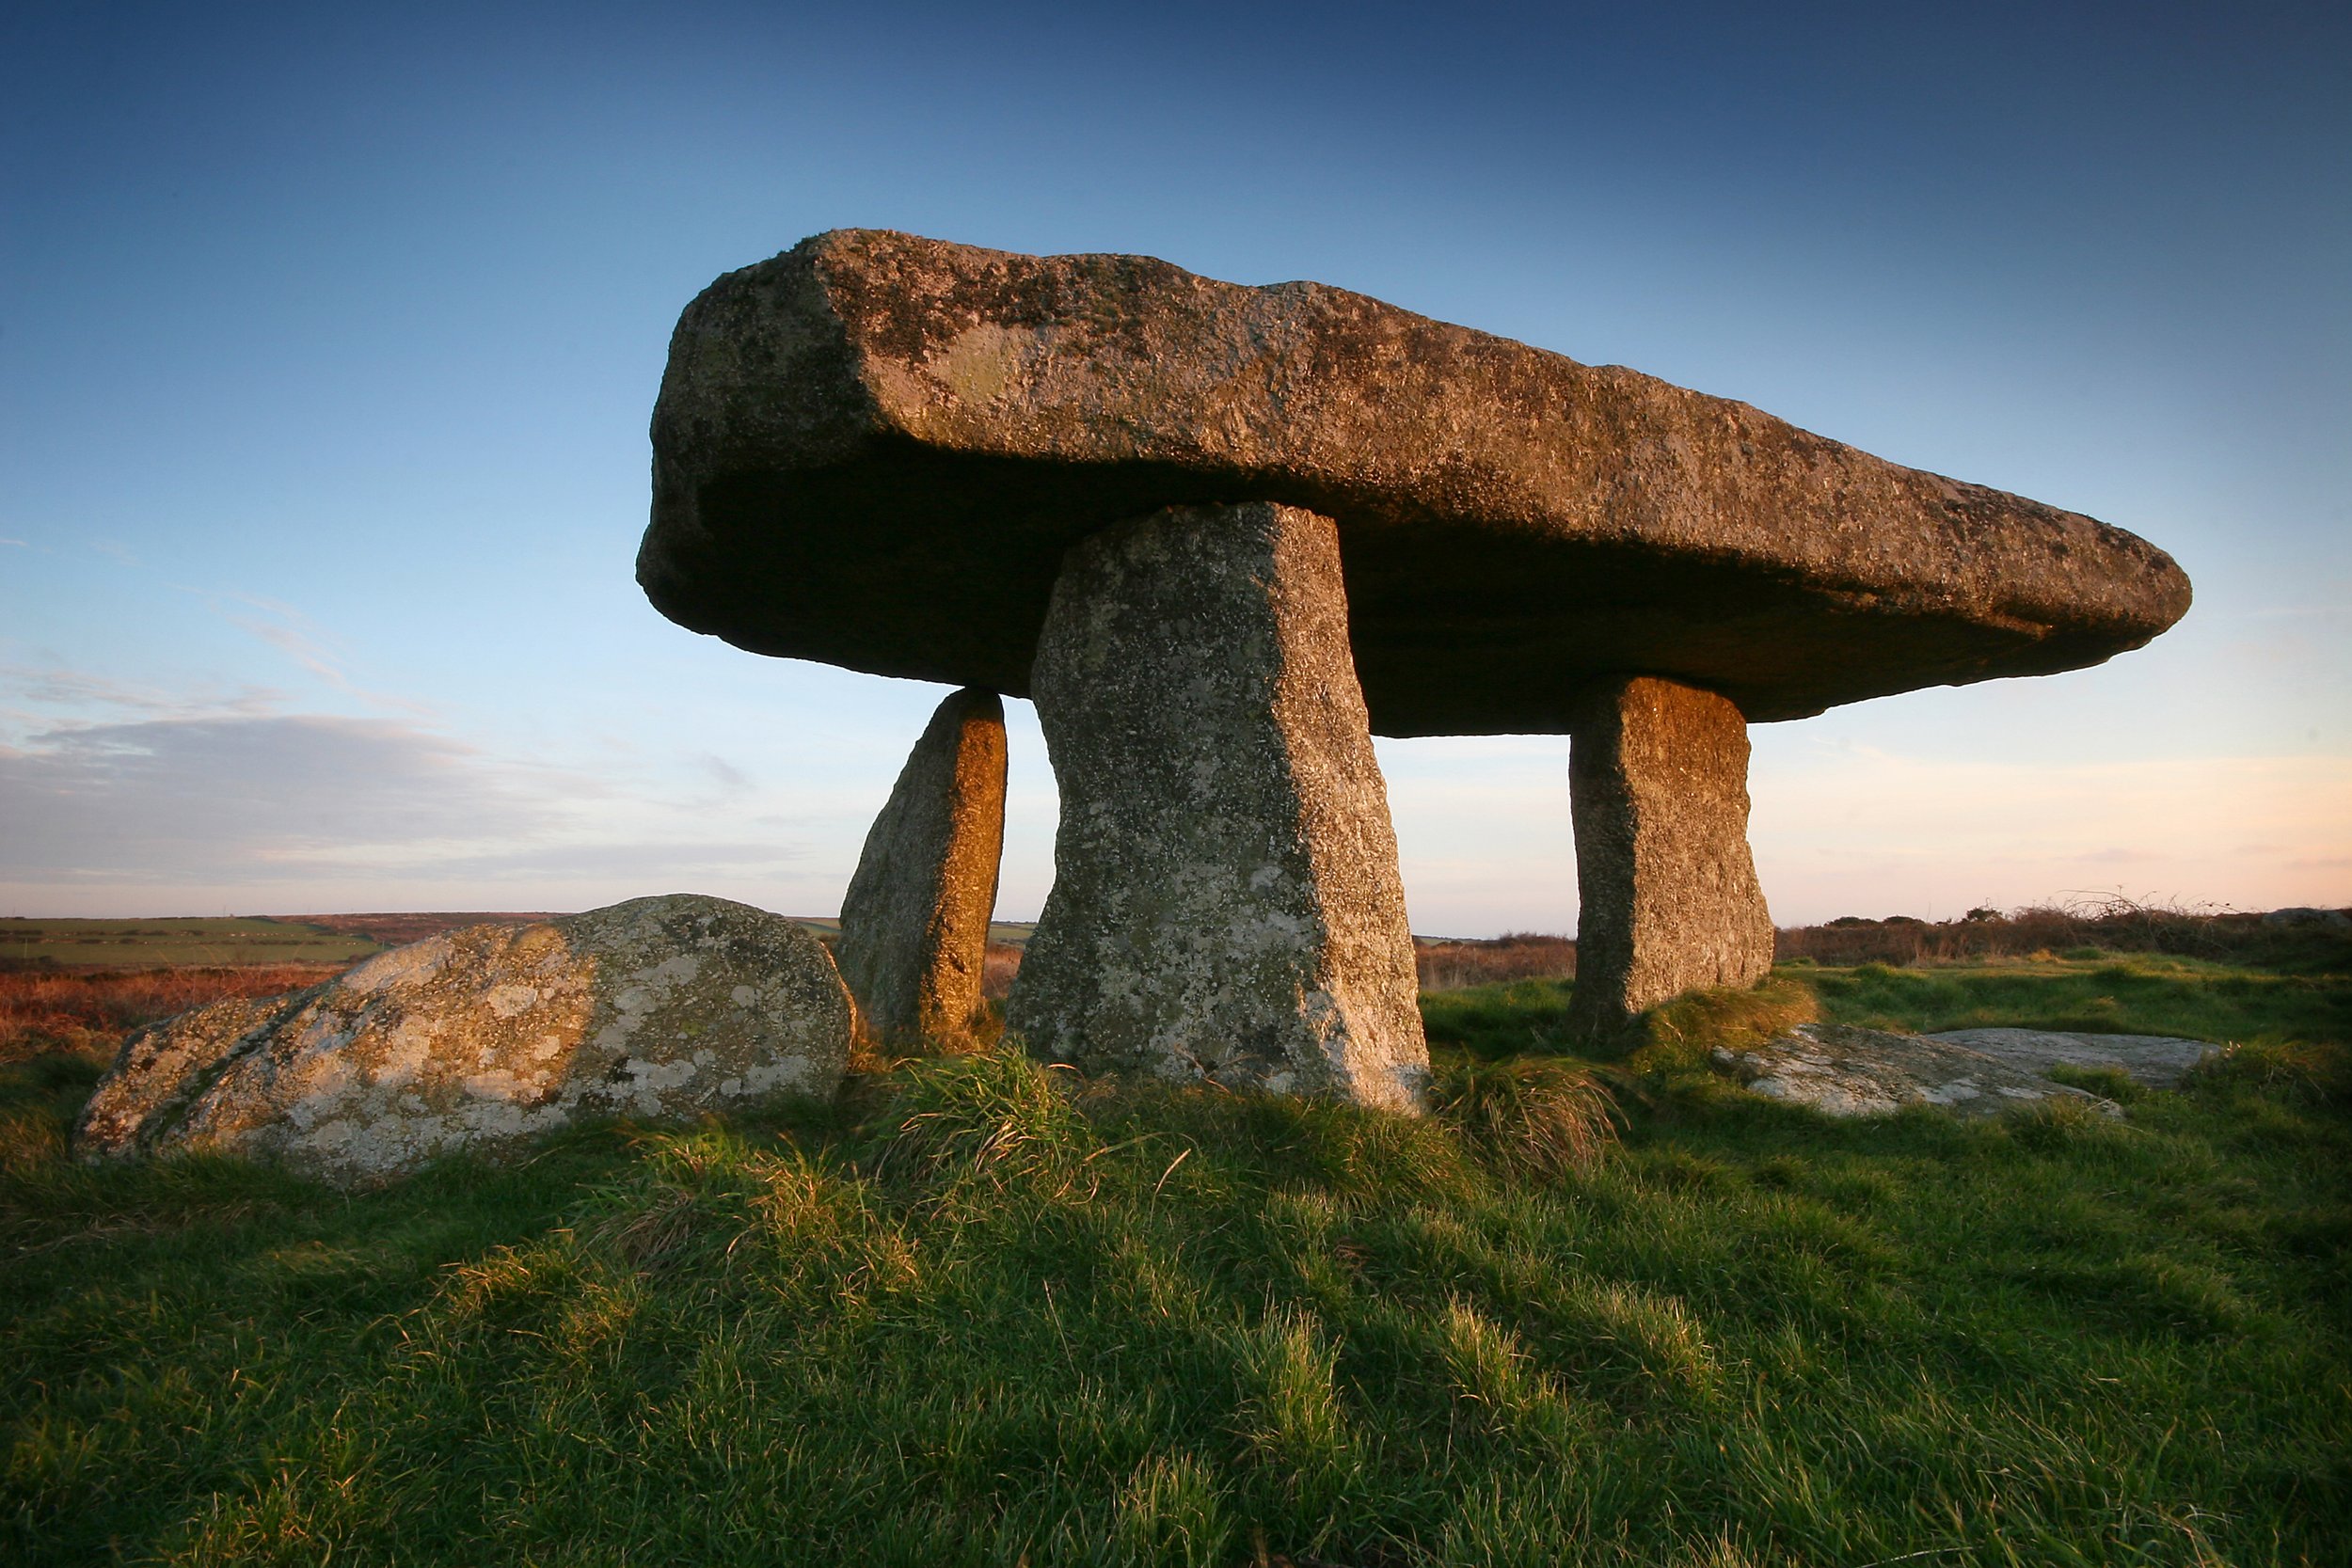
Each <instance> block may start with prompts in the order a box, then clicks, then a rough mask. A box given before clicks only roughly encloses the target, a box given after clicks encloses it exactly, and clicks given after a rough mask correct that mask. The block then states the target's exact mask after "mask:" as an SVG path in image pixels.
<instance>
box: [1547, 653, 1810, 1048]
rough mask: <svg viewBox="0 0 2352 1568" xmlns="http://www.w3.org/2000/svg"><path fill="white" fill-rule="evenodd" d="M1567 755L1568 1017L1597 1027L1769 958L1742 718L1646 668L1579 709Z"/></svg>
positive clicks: (1721, 981) (1750, 979) (1591, 1031)
mask: <svg viewBox="0 0 2352 1568" xmlns="http://www.w3.org/2000/svg"><path fill="white" fill-rule="evenodd" d="M1572 733H1573V736H1574V739H1573V740H1572V742H1571V743H1570V746H1569V751H1568V794H1569V802H1570V807H1571V809H1572V810H1573V812H1574V814H1575V823H1576V879H1577V886H1578V890H1579V893H1580V895H1581V899H1582V904H1583V911H1582V913H1581V916H1580V918H1579V920H1578V924H1577V934H1576V990H1575V993H1574V999H1573V1001H1572V1002H1571V1004H1570V1008H1569V1021H1568V1022H1569V1027H1570V1029H1571V1031H1573V1032H1575V1033H1577V1034H1580V1035H1587V1036H1589V1035H1597V1034H1607V1033H1610V1032H1613V1031H1614V1030H1615V1029H1617V1028H1619V1027H1622V1026H1623V1025H1624V1024H1625V1023H1626V1022H1629V1020H1630V1019H1631V1018H1632V1017H1633V1016H1634V1015H1635V1014H1637V1013H1639V1012H1641V1011H1643V1010H1644V1009H1645V1008H1648V1007H1652V1006H1656V1005H1657V1004H1659V1003H1661V1002H1663V1001H1665V1000H1666V999H1667V998H1669V997H1671V996H1675V995H1677V994H1678V993H1680V992H1682V991H1686V990H1691V989H1692V988H1693V987H1698V986H1746V985H1753V984H1754V983H1755V982H1756V981H1757V980H1760V979H1762V978H1763V977H1764V975H1765V974H1766V973H1768V972H1769V971H1770V970H1771V969H1772V916H1771V915H1770V914H1769V913H1768V912H1766V911H1765V908H1764V890H1763V889H1762V888H1761V887H1759V886H1758V885H1757V883H1756V863H1755V860H1754V859H1753V858H1752V857H1751V856H1750V855H1749V853H1748V726H1747V721H1746V720H1745V719H1744V718H1742V717H1741V715H1740V710H1739V708H1737V707H1735V706H1734V705H1732V704H1731V703H1730V702H1729V701H1728V700H1726V699H1724V698H1723V697H1719V696H1717V695H1716V694H1715V693H1713V692H1711V691H1703V690H1701V689H1698V688H1696V687H1692V686H1684V685H1682V684H1681V683H1679V682H1677V681H1670V680H1660V679H1657V678H1655V677H1651V676H1643V677H1640V678H1638V679H1633V680H1624V681H1617V682H1614V683H1612V684H1611V685H1610V686H1609V687H1608V688H1607V689H1604V690H1603V691H1601V692H1600V693H1599V694H1598V695H1597V697H1596V698H1595V699H1594V700H1593V701H1592V702H1591V703H1590V704H1589V705H1588V706H1587V708H1586V710H1585V712H1584V713H1583V715H1582V716H1581V718H1580V720H1579V721H1578V722H1577V724H1576V726H1575V728H1574V730H1573V732H1572Z"/></svg>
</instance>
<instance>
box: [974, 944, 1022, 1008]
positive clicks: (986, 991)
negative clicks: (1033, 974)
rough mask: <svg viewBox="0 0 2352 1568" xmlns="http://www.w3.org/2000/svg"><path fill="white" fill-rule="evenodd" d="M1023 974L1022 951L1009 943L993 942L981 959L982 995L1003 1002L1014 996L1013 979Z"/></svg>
mask: <svg viewBox="0 0 2352 1568" xmlns="http://www.w3.org/2000/svg"><path fill="white" fill-rule="evenodd" d="M1020 973H1021V949H1020V948H1018V947H1015V946H1013V945H1012V943H1010V942H990V943H989V944H988V952H987V953H986V954H985V955H984V956H983V957H982V958H981V959H980V994H981V995H982V996H984V997H986V998H988V999H989V1000H990V1001H991V1002H1002V1001H1003V1000H1004V999H1005V998H1006V997H1008V996H1009V995H1011V994H1012V977H1013V976H1014V975H1016V974H1020Z"/></svg>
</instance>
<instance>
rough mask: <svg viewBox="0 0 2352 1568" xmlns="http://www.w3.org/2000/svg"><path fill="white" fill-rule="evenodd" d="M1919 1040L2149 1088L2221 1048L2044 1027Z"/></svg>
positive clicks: (2174, 1080)
mask: <svg viewBox="0 0 2352 1568" xmlns="http://www.w3.org/2000/svg"><path fill="white" fill-rule="evenodd" d="M1920 1038H1922V1039H1931V1040H1942V1041H1945V1042H1946V1043H1947V1044H1951V1045H1960V1046H1965V1047H1967V1048H1968V1049H1969V1050H1971V1051H1981V1052H1982V1053H1985V1054H1986V1055H1988V1056H1992V1057H1995V1058H1997V1059H1998V1060H2001V1061H2004V1062H2007V1063H2009V1064H2010V1066H2012V1067H2015V1068H2017V1069H2021V1070H2023V1071H2026V1072H2045V1071H2047V1070H2048V1069H2051V1068H2054V1067H2078V1068H2120V1069H2122V1071H2124V1072H2125V1073H2127V1074H2129V1075H2130V1077H2131V1079H2132V1081H2133V1082H2135V1083H2137V1084H2140V1085H2145V1086H2147V1087H2149V1088H2152V1089H2174V1088H2178V1087H2180V1085H2181V1080H2182V1079H2183V1078H2185V1077H2186V1076H2187V1075H2188V1069H2191V1068H2193V1067H2195V1066H2196V1065H2197V1064H2198V1063H2200V1062H2201V1061H2203V1060H2204V1059H2205V1058H2206V1057H2208V1056H2210V1055H2212V1054H2213V1053H2215V1052H2217V1051H2218V1050H2220V1049H2221V1048H2220V1047H2219V1046H2217V1045H2215V1044H2214V1043H2212V1042H2211V1041H2210V1040H2185V1039H2176V1038H2173V1037H2170V1036H2169V1035H2093V1034H2081V1033H2068V1032H2063V1031H2058V1030H2050V1029H1946V1030H1944V1031H1942V1032H1941V1033H1938V1034H1933V1035H1922V1036H1921V1037H1920Z"/></svg>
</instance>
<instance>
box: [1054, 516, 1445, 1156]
mask: <svg viewBox="0 0 2352 1568" xmlns="http://www.w3.org/2000/svg"><path fill="white" fill-rule="evenodd" d="M1031 689H1032V690H1033V691H1034V692H1035V694H1036V698H1037V707H1038V718H1039V720H1040V721H1041V723H1042V725H1043V727H1044V730H1045V741H1046V745H1047V748H1048V749H1049V751H1050V752H1052V755H1053V763H1054V773H1055V777H1056V779H1057V781H1058V782H1059V784H1060V786H1061V822H1060V828H1059V831H1058V832H1057V836H1056V838H1055V842H1054V865H1055V877H1054V886H1053V891H1052V893H1051V894H1050V895H1048V897H1047V898H1046V901H1045V909H1044V911H1043V913H1042V914H1041V916H1040V917H1039V920H1038V926H1037V931H1036V934H1035V935H1033V936H1032V937H1031V938H1030V939H1029V945H1028V951H1027V953H1026V954H1025V957H1024V958H1023V960H1022V965H1021V974H1020V976H1019V978H1018V979H1017V980H1016V981H1015V982H1014V985H1013V993H1012V997H1011V1001H1010V1005H1009V1016H1008V1022H1009V1025H1010V1027H1012V1028H1013V1029H1015V1030H1018V1031H1019V1032H1021V1033H1022V1034H1023V1035H1024V1036H1025V1037H1026V1039H1027V1041H1028V1043H1029V1047H1030V1049H1031V1050H1032V1051H1034V1052H1036V1053H1039V1054H1041V1055H1044V1056H1046V1057H1048V1058H1049V1059H1053V1060H1060V1061H1071V1062H1076V1063H1078V1064H1080V1065H1082V1066H1085V1067H1087V1068H1089V1069H1096V1070H1100V1069H1114V1070H1143V1071H1149V1072H1153V1073H1157V1074H1160V1075H1163V1076H1166V1077H1169V1078H1173V1079H1178V1080H1192V1079H1200V1078H1206V1079H1209V1080H1212V1081H1214V1082H1216V1083H1219V1084H1224V1085H1232V1086H1237V1087H1238V1086H1248V1087H1257V1088H1263V1089H1266V1090H1270V1091H1274V1092H1279V1093H1291V1094H1302V1095H1318V1096H1331V1097H1337V1098H1343V1099H1348V1100H1353V1101H1359V1102H1360V1103H1364V1104H1369V1105H1379V1106H1388V1107H1392V1108H1397V1109H1412V1108H1416V1107H1418V1106H1419V1105H1420V1103H1421V1100H1422V1091H1423V1089H1424V1086H1425V1085H1426V1081H1427V1078H1428V1051H1427V1047H1426V1045H1425V1044H1424V1042H1423V1040H1422V1028H1421V1015H1420V1011H1419V1009H1418V1007H1417V1006H1416V985H1415V980H1414V971H1413V942H1412V935H1411V933H1410V931H1409V930H1408V928H1407V927H1406V918H1405V894H1404V889H1403V886H1402V884H1401V883H1400V882H1399V881H1398V879H1397V870H1396V835H1395V832H1394V830H1393V829H1392V828H1391V826H1390V823H1389V812H1388V795H1387V789H1386V786H1385V785H1384V784H1382V782H1381V778H1380V768H1379V764H1378V763H1377V761H1376V760H1375V758H1374V755H1373V750H1372V738H1371V736H1370V733H1369V732H1368V731H1367V730H1366V728H1365V723H1364V706H1363V698H1362V695H1361V692H1360V690H1359V688H1358V686H1357V683H1356V672H1355V668H1354V666H1353V665H1352V664H1351V663H1350V661H1349V659H1348V647H1347V603H1346V598H1345V595H1344V592H1343V587H1342V581H1341V576H1340V564H1339V552H1338V541H1337V536H1336V532H1335V531H1334V529H1333V527H1332V524H1331V522H1330V521H1329V519H1327V518H1324V517H1320V516H1317V515H1313V514H1311V513H1307V512H1301V511H1297V510H1295V509H1292V508H1287V507H1277V506H1266V505H1244V506H1233V507H1191V508H1178V509H1172V510H1169V511H1165V512H1161V513H1157V514H1154V515H1150V516H1146V517H1141V518H1137V519H1135V520H1132V521H1130V522H1128V523H1125V524H1123V525H1121V526H1120V527H1117V528H1114V529H1110V530H1107V531H1104V532H1102V533H1100V534H1097V535H1095V536H1094V537H1092V538H1090V539H1089V540H1087V541H1086V542H1085V543H1084V544H1082V545H1080V546H1077V547H1076V548H1074V549H1073V550H1072V551H1071V552H1070V559H1069V562H1068V563H1067V565H1066V566H1065V567H1064V568H1063V571H1062V575H1061V579H1060V581H1059V582H1058V583H1057V585H1056V587H1055V591H1054V602H1053V609H1052V612H1051V614H1050V615H1049V616H1048V617H1047V619H1046V624H1045V635H1044V638H1043V640H1042V641H1041V643H1040V645H1039V648H1038V656H1037V669H1036V672H1035V677H1034V682H1033V685H1032V688H1031Z"/></svg>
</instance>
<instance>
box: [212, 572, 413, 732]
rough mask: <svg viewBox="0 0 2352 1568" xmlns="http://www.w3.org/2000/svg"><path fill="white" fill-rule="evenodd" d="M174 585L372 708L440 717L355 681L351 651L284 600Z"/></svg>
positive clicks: (238, 627) (215, 589) (220, 589)
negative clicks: (351, 664)
mask: <svg viewBox="0 0 2352 1568" xmlns="http://www.w3.org/2000/svg"><path fill="white" fill-rule="evenodd" d="M171 586H172V587H173V588H174V589H175V590H177V591H178V592H180V593H183V594H194V595H195V596H196V597H198V598H199V599H201V600H203V601H204V604H205V607H206V608H207V609H208V610H211V611H212V612H213V613H214V614H215V615H217V616H219V617H220V618H221V619H222V620H224V621H226V622H228V623H229V624H230V626H234V627H236V628H237V629H238V630H239V631H242V632H244V633H246V635H247V636H249V637H252V638H254V639H256V640H257V641H261V642H262V643H264V644H266V645H268V646H269V647H272V648H275V649H277V650H278V652H279V653H281V654H284V655H285V656H286V657H288V658H290V659H292V660H293V661H294V663H295V664H296V665H297V666H299V667H300V668H301V669H303V670H305V671H308V672H309V673H310V674H312V675H315V676H316V677H318V678H319V679H320V680H322V681H324V682H326V684H327V685H328V686H330V687H332V688H334V689H336V690H338V691H341V692H343V693H345V694H347V695H349V696H352V697H355V698H357V699H358V700H359V701H360V702H362V703H365V704H366V705H369V706H370V707H373V708H375V709H377V710H378V711H380V712H385V713H400V714H405V715H408V716H409V717H411V718H417V719H430V718H432V717H434V716H435V713H434V709H433V708H432V706H431V705H428V704H424V703H419V702H416V701H413V700H411V699H409V698H406V697H397V696H394V695H392V694H390V693H389V692H385V691H378V690H374V689H371V688H368V687H365V686H363V685H361V684H360V683H359V682H358V681H357V680H355V679H353V677H352V675H351V673H350V670H349V669H348V665H349V662H350V660H349V655H348V654H347V653H346V651H345V650H344V649H343V648H342V646H341V645H340V644H339V643H338V642H336V641H335V640H334V639H333V638H332V637H331V636H330V635H328V634H327V633H326V631H325V630H324V629H322V628H321V627H320V626H319V625H318V623H317V622H316V621H315V620H313V619H312V618H311V617H310V615H309V614H307V613H305V612H304V611H303V610H300V609H298V608H297V607H295V606H294V605H290V604H288V603H286V602H285V601H284V600H282V599H273V598H269V597H266V596H264V595H262V594H247V593H243V592H241V591H239V590H236V589H231V588H205V587H200V586H197V585H194V584H190V583H183V582H175V583H173V584H172V585H171Z"/></svg>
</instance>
